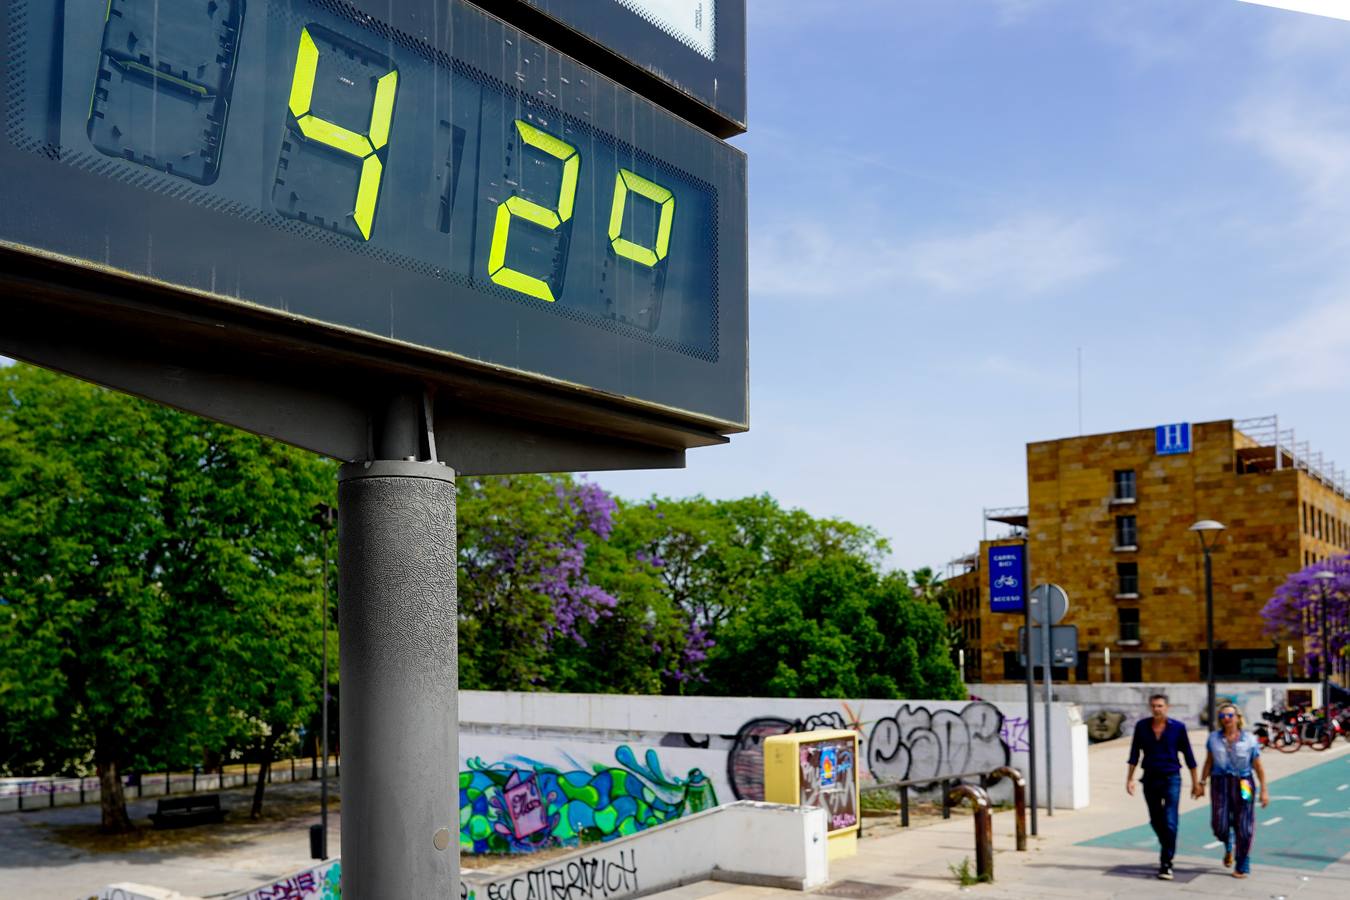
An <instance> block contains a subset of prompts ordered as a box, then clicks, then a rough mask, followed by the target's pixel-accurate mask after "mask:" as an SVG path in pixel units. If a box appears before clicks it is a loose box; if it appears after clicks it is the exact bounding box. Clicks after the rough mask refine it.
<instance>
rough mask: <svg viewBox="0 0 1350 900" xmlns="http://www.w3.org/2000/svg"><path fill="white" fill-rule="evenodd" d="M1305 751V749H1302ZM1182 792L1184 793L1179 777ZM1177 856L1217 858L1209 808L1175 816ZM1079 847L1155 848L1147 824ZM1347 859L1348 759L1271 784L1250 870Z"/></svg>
mask: <svg viewBox="0 0 1350 900" xmlns="http://www.w3.org/2000/svg"><path fill="white" fill-rule="evenodd" d="M1304 752H1307V751H1304ZM1182 781H1183V784H1182V790H1183V792H1184V791H1185V790H1186V782H1185V779H1184V778H1183V779H1182ZM1178 821H1179V830H1178V835H1177V856H1178V857H1184V856H1194V857H1204V858H1214V859H1217V858H1218V857H1221V856H1222V855H1223V846H1222V845H1221V844H1220V843H1219V842H1218V841H1217V840H1216V839H1215V838H1214V834H1213V833H1212V832H1211V831H1210V828H1209V806H1208V804H1206V805H1204V806H1202V807H1200V808H1198V809H1192V810H1191V811H1189V812H1186V813H1182V814H1181V816H1180V817H1179V820H1178ZM1078 845H1079V846H1083V847H1108V848H1112V849H1117V850H1136V851H1143V850H1145V849H1147V848H1152V849H1153V850H1156V849H1157V846H1158V840H1157V838H1156V837H1155V836H1154V834H1153V829H1152V828H1150V827H1149V826H1148V825H1147V824H1144V825H1139V826H1136V827H1134V828H1126V829H1124V830H1122V831H1116V832H1113V833H1111V834H1106V835H1102V836H1101V837H1096V838H1093V839H1091V840H1087V841H1080V842H1078ZM1347 856H1350V756H1340V757H1338V758H1335V759H1331V760H1328V761H1327V762H1324V763H1320V764H1318V765H1315V766H1311V767H1309V768H1307V769H1304V770H1303V771H1301V772H1296V773H1294V774H1292V775H1286V776H1284V777H1283V778H1277V779H1275V780H1274V781H1272V782H1271V783H1270V806H1268V807H1266V808H1265V809H1262V808H1261V807H1260V806H1257V808H1256V837H1255V839H1254V841H1253V843H1252V865H1253V866H1262V865H1269V866H1282V867H1284V868H1289V869H1306V870H1313V871H1321V870H1323V869H1326V868H1327V867H1329V866H1330V865H1332V864H1333V863H1335V862H1337V861H1339V860H1341V859H1342V858H1344V857H1347Z"/></svg>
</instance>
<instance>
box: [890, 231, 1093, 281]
mask: <svg viewBox="0 0 1350 900" xmlns="http://www.w3.org/2000/svg"><path fill="white" fill-rule="evenodd" d="M906 256H907V257H908V263H909V266H910V268H911V270H912V271H913V273H914V275H915V277H917V278H918V279H919V280H920V281H922V282H924V283H926V284H928V285H929V286H931V287H934V288H936V289H937V290H939V291H942V292H944V293H949V294H969V293H976V292H981V291H989V290H998V291H1000V292H1007V293H1011V294H1043V293H1047V292H1049V291H1053V290H1055V289H1057V288H1060V287H1064V286H1065V285H1068V284H1071V283H1073V282H1076V281H1081V280H1083V279H1085V278H1088V277H1090V276H1092V275H1095V274H1097V273H1098V272H1101V271H1103V270H1105V269H1107V268H1109V267H1110V266H1111V265H1112V264H1113V263H1114V259H1113V258H1112V257H1111V255H1110V253H1108V252H1107V250H1106V248H1105V246H1104V242H1103V240H1102V238H1101V235H1100V233H1099V229H1098V228H1097V227H1096V226H1095V225H1093V224H1091V223H1088V222H1086V221H1082V220H1072V219H1062V218H1057V217H1053V216H1026V217H1023V218H1020V219H1016V220H1012V221H1009V222H1003V223H1000V224H998V225H995V226H993V227H991V228H989V229H986V230H984V231H979V232H975V233H973V234H968V235H958V236H954V237H947V238H936V239H932V240H926V241H921V242H919V243H917V244H914V245H913V246H912V247H910V248H909V250H908V252H907V254H906Z"/></svg>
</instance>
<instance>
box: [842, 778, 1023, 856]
mask: <svg viewBox="0 0 1350 900" xmlns="http://www.w3.org/2000/svg"><path fill="white" fill-rule="evenodd" d="M967 778H978V779H979V780H980V783H979V784H978V785H974V784H967V783H966V782H965V781H963V779H967ZM1005 778H1006V779H1008V780H1009V781H1011V782H1012V785H1013V811H1014V815H1015V817H1016V823H1017V849H1018V850H1019V851H1022V852H1025V851H1026V849H1027V782H1026V779H1025V778H1024V777H1023V776H1022V773H1021V772H1020V771H1019V770H1017V769H1014V768H1013V767H1012V766H999V767H998V768H997V769H990V770H988V771H983V772H961V773H959V774H956V775H943V776H941V777H939V778H910V779H907V780H905V781H886V782H880V783H878V784H869V785H868V786H867V787H865V788H863V792H864V793H867V792H872V791H887V790H890V791H899V792H900V826H901V827H902V828H908V827H909V791H910V789H911V788H914V789H916V790H925V789H930V788H932V787H933V786H935V785H940V786H941V788H942V818H944V819H950V818H951V817H952V807H954V806H960V805H961V802H962V801H963V800H969V801H970V804H971V807H972V808H973V809H974V811H975V868H976V871H977V873H978V874H979V875H980V876H981V877H987V878H988V879H989V880H990V881H992V880H993V878H994V833H993V828H994V826H993V820H992V817H991V813H990V804H989V788H991V787H993V786H994V785H995V784H997V783H998V782H1000V781H1002V780H1003V779H1005Z"/></svg>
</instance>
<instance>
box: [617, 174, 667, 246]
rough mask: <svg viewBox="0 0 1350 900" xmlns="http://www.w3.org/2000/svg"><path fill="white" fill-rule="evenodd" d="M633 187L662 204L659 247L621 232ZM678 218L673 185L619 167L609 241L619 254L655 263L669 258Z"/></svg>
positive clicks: (657, 225)
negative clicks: (662, 183)
mask: <svg viewBox="0 0 1350 900" xmlns="http://www.w3.org/2000/svg"><path fill="white" fill-rule="evenodd" d="M629 191H632V192H633V193H634V194H637V195H638V196H639V197H646V198H647V199H648V200H650V201H652V202H653V203H655V204H656V205H657V206H659V207H661V218H660V219H658V220H657V224H656V246H655V247H644V246H642V245H641V244H638V243H634V242H633V241H630V240H628V239H627V238H624V237H620V236H619V232H620V231H621V230H622V228H623V212H624V207H626V206H627V205H628V192H629ZM674 221H675V195H674V194H672V193H671V192H670V188H665V187H662V186H661V185H659V184H657V183H656V182H655V181H648V180H647V179H646V178H643V177H642V176H641V175H638V174H637V173H636V172H630V171H628V170H627V169H620V170H619V174H618V175H616V176H614V202H613V204H612V205H611V206H610V209H609V245H610V246H611V247H613V248H614V252H615V253H616V254H617V255H619V256H622V257H623V258H624V259H631V260H633V261H634V262H639V263H642V264H643V265H644V266H655V265H656V264H657V263H659V262H660V261H661V260H663V259H665V258H666V253H667V251H669V250H670V226H671V223H673V222H674Z"/></svg>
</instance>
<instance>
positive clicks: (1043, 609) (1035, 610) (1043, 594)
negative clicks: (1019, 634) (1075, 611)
mask: <svg viewBox="0 0 1350 900" xmlns="http://www.w3.org/2000/svg"><path fill="white" fill-rule="evenodd" d="M1030 600H1031V610H1030V613H1031V621H1032V622H1035V623H1036V624H1037V625H1045V624H1046V621H1045V620H1046V618H1049V620H1050V622H1049V624H1051V625H1058V624H1059V623H1060V622H1062V621H1063V620H1064V615H1065V613H1067V612H1068V611H1069V595H1068V594H1066V593H1064V588H1062V587H1060V586H1059V585H1057V584H1038V585H1036V586H1035V587H1034V588H1032V589H1031V597H1030Z"/></svg>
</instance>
